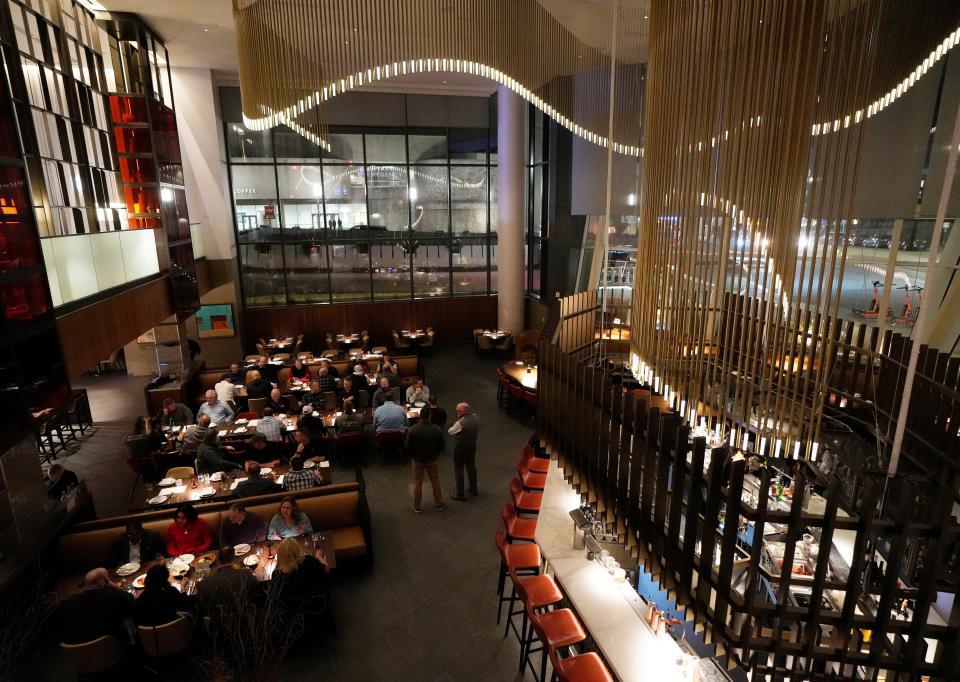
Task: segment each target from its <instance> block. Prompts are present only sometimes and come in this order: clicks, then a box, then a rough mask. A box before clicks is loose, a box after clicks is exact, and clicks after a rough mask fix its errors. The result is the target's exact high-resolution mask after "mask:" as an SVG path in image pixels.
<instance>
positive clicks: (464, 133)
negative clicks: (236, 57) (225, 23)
mask: <svg viewBox="0 0 960 682" xmlns="http://www.w3.org/2000/svg"><path fill="white" fill-rule="evenodd" d="M225 132H226V135H225V139H226V142H227V157H228V159H229V160H230V179H231V187H232V192H233V208H234V216H235V224H236V230H237V247H238V259H239V262H240V270H241V282H242V286H243V295H244V303H245V305H247V306H269V305H284V304H288V303H289V304H306V303H338V302H347V301H371V300H391V299H409V298H411V297H412V298H430V297H438V296H443V297H445V296H485V295H488V294H490V293H496V218H497V214H496V194H495V192H494V185H495V183H496V165H493V166H491V161H490V159H491V158H492V159H493V163H494V164H495V163H496V155H495V150H490V149H489V148H488V147H489V141H490V139H491V137H492V136H491V133H490V131H489V130H487V129H485V128H463V129H458V128H441V129H434V128H431V129H419V128H410V129H377V130H361V131H358V130H356V129H353V130H351V129H337V130H335V131H333V132H331V133H330V134H329V135H328V136H327V138H326V139H327V142H328V143H329V145H330V148H329V150H328V149H323V148H321V147H319V146H317V145H315V144H314V143H312V142H310V141H308V140H306V139H303V138H301V137H300V136H299V135H298V134H297V133H296V132H294V131H293V130H291V129H289V128H287V127H284V126H281V127H278V128H275V129H273V130H271V131H266V132H255V131H251V130H248V129H246V128H245V127H244V126H243V125H242V124H241V123H239V122H227V123H226V124H225ZM491 152H494V153H491ZM491 204H492V206H491ZM491 269H493V274H492V275H491Z"/></svg>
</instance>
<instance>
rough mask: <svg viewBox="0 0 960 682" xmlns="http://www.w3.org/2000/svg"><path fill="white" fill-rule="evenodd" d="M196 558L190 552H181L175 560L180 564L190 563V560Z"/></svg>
mask: <svg viewBox="0 0 960 682" xmlns="http://www.w3.org/2000/svg"><path fill="white" fill-rule="evenodd" d="M196 558H197V557H195V556H194V555H192V554H181V555H180V556H178V557H177V561H179V562H180V563H182V564H187V565H190V562H191V561H193V560H194V559H196Z"/></svg>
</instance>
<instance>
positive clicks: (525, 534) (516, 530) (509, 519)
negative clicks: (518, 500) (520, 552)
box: [500, 502, 537, 542]
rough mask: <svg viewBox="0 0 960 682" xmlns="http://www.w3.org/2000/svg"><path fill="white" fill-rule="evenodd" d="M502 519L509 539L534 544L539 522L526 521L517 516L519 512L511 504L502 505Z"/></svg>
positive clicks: (534, 520)
mask: <svg viewBox="0 0 960 682" xmlns="http://www.w3.org/2000/svg"><path fill="white" fill-rule="evenodd" d="M500 518H502V519H503V527H504V529H505V530H506V531H507V538H508V539H509V540H510V541H511V542H513V541H514V540H523V541H525V542H533V536H534V533H536V531H537V520H536V519H535V518H533V519H526V518H521V517H519V516H517V510H516V509H515V508H514V506H513V505H512V504H510V503H509V502H504V503H503V504H502V505H500Z"/></svg>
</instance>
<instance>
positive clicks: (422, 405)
mask: <svg viewBox="0 0 960 682" xmlns="http://www.w3.org/2000/svg"><path fill="white" fill-rule="evenodd" d="M426 405H427V404H426V403H425V402H423V401H422V400H418V401H417V402H415V403H414V404H413V406H414V407H426Z"/></svg>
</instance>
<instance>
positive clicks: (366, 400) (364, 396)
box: [355, 388, 370, 410]
mask: <svg viewBox="0 0 960 682" xmlns="http://www.w3.org/2000/svg"><path fill="white" fill-rule="evenodd" d="M355 407H356V408H357V409H358V410H365V409H366V408H368V407H370V391H367V390H364V389H362V388H361V389H360V390H359V391H357V399H356V405H355Z"/></svg>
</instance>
